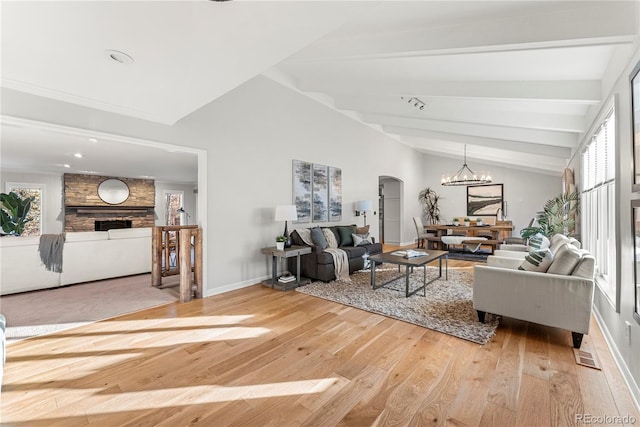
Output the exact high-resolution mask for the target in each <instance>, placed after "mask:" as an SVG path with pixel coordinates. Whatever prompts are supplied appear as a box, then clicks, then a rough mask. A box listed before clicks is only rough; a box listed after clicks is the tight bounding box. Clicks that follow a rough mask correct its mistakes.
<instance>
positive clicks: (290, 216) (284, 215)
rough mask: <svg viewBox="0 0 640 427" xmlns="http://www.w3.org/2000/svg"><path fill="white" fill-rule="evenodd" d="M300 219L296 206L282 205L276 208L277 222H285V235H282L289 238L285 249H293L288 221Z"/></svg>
mask: <svg viewBox="0 0 640 427" xmlns="http://www.w3.org/2000/svg"><path fill="white" fill-rule="evenodd" d="M297 219H298V210H297V209H296V205H280V206H276V214H275V220H276V221H284V233H283V234H282V235H283V236H284V237H286V238H287V241H286V242H285V244H284V247H285V248H290V247H291V237H289V232H288V231H287V221H296V220H297Z"/></svg>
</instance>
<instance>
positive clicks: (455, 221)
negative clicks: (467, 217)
mask: <svg viewBox="0 0 640 427" xmlns="http://www.w3.org/2000/svg"><path fill="white" fill-rule="evenodd" d="M453 225H455V226H456V227H457V226H459V225H460V221H459V220H458V218H453Z"/></svg>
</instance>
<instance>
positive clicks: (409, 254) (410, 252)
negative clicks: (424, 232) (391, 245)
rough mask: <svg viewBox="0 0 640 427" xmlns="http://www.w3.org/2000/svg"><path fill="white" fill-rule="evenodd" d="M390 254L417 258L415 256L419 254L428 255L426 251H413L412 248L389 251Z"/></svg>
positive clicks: (419, 255)
mask: <svg viewBox="0 0 640 427" xmlns="http://www.w3.org/2000/svg"><path fill="white" fill-rule="evenodd" d="M391 255H396V256H401V257H403V258H417V257H421V256H426V255H429V254H428V253H426V252H422V251H414V250H412V249H408V250H406V251H395V252H391Z"/></svg>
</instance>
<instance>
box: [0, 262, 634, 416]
mask: <svg viewBox="0 0 640 427" xmlns="http://www.w3.org/2000/svg"><path fill="white" fill-rule="evenodd" d="M469 265H472V263H469V262H465V261H453V260H452V261H450V264H449V267H450V268H464V267H466V266H469ZM583 346H586V348H588V349H589V350H590V351H592V352H594V353H596V354H597V357H598V358H599V360H600V362H601V365H602V368H603V369H602V370H601V371H599V370H594V369H590V368H587V367H583V366H579V365H576V363H575V361H574V357H573V352H572V347H571V337H570V334H569V332H568V331H563V330H559V329H554V328H548V327H543V326H540V325H535V324H530V323H527V322H522V321H516V320H512V319H506V318H503V319H502V321H501V324H500V326H499V328H498V331H497V334H496V336H495V337H494V338H493V339H492V340H491V342H490V343H489V344H487V345H484V346H481V345H477V344H473V343H471V342H468V341H465V340H461V339H458V338H454V337H452V336H449V335H444V334H441V333H437V332H434V331H431V330H429V329H425V328H422V327H419V326H414V325H411V324H407V323H404V322H401V321H397V320H393V319H389V318H386V317H384V316H380V315H376V314H371V313H367V312H364V311H361V310H357V309H354V308H350V307H346V306H343V305H340V304H335V303H332V302H328V301H325V300H322V299H318V298H314V297H311V296H307V295H303V294H301V293H298V292H280V291H276V290H272V289H270V288H267V287H263V286H261V285H256V286H251V287H248V288H245V289H241V290H238V291H234V292H229V293H226V294H223V295H218V296H214V297H209V298H206V299H201V300H194V301H191V302H189V303H183V304H180V303H174V304H169V305H165V306H160V307H156V308H153V309H147V310H144V311H140V312H136V313H132V314H129V315H125V316H121V317H117V318H114V319H110V320H106V321H102V322H97V323H94V324H90V325H85V326H82V327H79V328H75V329H71V330H67V331H62V332H58V333H55V334H51V335H45V336H41V337H36V338H32V339H27V340H24V341H21V342H18V343H15V344H11V345H10V346H9V348H8V357H7V364H6V367H5V376H4V381H3V384H4V385H3V390H2V395H1V397H2V402H1V406H0V414H1V415H0V417H1V418H0V420H1V421H2V423H3V425H7V426H47V427H50V426H87V425H90V426H186V425H203V426H227V425H230V426H243V427H246V426H267V425H270V426H290V425H308V426H336V425H337V426H368V425H395V426H429V425H453V426H479V425H482V426H570V425H581V424H580V423H579V422H578V421H577V419H576V415H577V414H591V415H594V416H609V417H614V416H618V415H619V416H625V415H629V416H633V417H635V418H636V420H637V421H636V423H640V414H639V413H638V411H637V409H636V408H635V407H634V405H633V402H632V399H631V397H630V395H629V393H628V391H627V389H626V388H625V385H624V382H623V380H622V377H621V375H620V373H619V372H618V370H617V368H616V366H615V363H614V361H613V359H612V356H611V354H610V353H609V351H608V349H607V347H606V344H605V341H604V339H603V337H602V334H601V332H600V330H599V329H598V326H597V324H596V323H595V321H592V329H591V333H590V334H589V335H588V336H585V340H584V343H583ZM613 425H622V424H613Z"/></svg>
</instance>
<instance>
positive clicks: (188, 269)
mask: <svg viewBox="0 0 640 427" xmlns="http://www.w3.org/2000/svg"><path fill="white" fill-rule="evenodd" d="M151 241H152V251H153V252H152V254H151V257H152V258H151V259H152V266H151V284H152V285H153V286H155V287H160V286H162V278H163V277H167V276H174V275H177V274H179V275H180V302H185V301H190V300H191V299H192V298H193V297H194V296H195V298H202V286H203V284H202V229H201V228H198V226H197V225H162V226H155V227H153V234H152V239H151ZM192 256H193V262H192Z"/></svg>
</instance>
